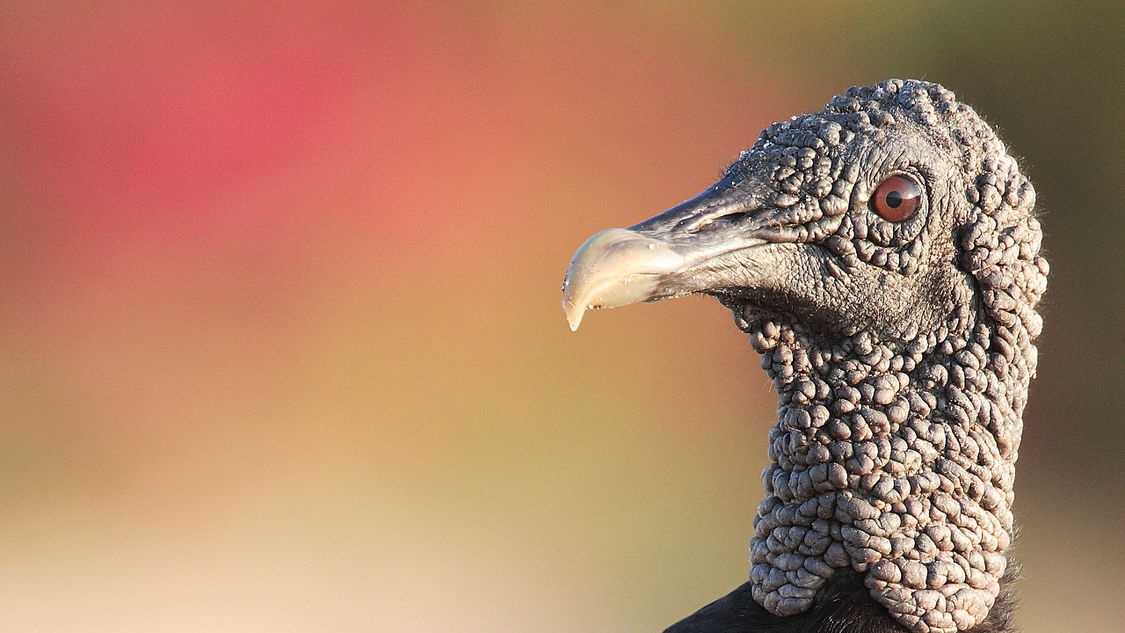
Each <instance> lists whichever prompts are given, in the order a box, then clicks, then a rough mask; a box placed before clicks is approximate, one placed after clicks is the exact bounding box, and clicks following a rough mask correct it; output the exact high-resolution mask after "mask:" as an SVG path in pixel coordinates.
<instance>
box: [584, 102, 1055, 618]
mask: <svg viewBox="0 0 1125 633" xmlns="http://www.w3.org/2000/svg"><path fill="white" fill-rule="evenodd" d="M895 174H906V175H909V176H910V177H913V178H915V179H916V180H917V181H918V182H920V183H921V184H922V185H923V188H924V190H925V200H924V203H923V205H922V206H921V208H920V210H919V211H918V212H917V214H916V215H915V216H914V217H912V218H910V219H907V220H905V221H903V222H901V223H891V222H888V221H885V220H883V219H882V218H880V217H879V216H878V215H876V214H875V213H874V212H873V211H872V210H871V209H870V208H869V204H868V203H869V199H870V197H871V196H872V193H873V191H874V189H875V188H876V187H877V186H878V184H879V183H880V182H882V181H883V180H884V179H886V178H887V177H889V176H891V175H895ZM1034 206H1035V193H1034V189H1033V188H1032V186H1031V184H1030V182H1029V181H1028V180H1027V179H1026V178H1025V177H1024V176H1023V175H1022V174H1021V173H1020V170H1019V168H1018V166H1017V163H1016V160H1015V159H1014V158H1013V157H1012V156H1011V155H1009V153H1008V152H1007V149H1006V148H1005V146H1004V144H1003V143H1002V142H1001V141H1000V140H999V138H998V137H997V136H996V135H995V134H994V132H993V131H992V130H991V128H990V127H989V126H988V125H987V124H986V123H985V122H984V121H983V120H982V119H981V118H980V117H979V116H978V115H977V114H976V113H975V112H974V111H973V110H972V108H970V107H969V106H967V105H964V104H962V103H959V102H958V101H957V100H956V99H955V97H954V95H953V93H952V92H950V91H948V90H946V89H945V88H943V87H941V86H939V85H937V84H933V83H928V82H921V81H899V80H889V81H885V82H882V83H880V84H878V85H876V86H871V87H857V88H851V89H849V90H848V91H847V92H846V93H844V94H842V95H839V96H837V97H835V98H833V99H832V100H831V102H829V104H828V105H827V106H826V107H825V108H824V109H823V110H821V111H820V112H817V113H814V114H808V115H803V116H799V117H793V118H791V119H789V120H787V121H784V122H781V123H777V124H774V125H771V126H770V127H769V128H767V129H766V130H764V131H763V132H762V135H761V136H760V137H759V139H758V141H757V142H756V143H755V144H754V146H753V147H751V148H750V149H749V150H747V151H745V152H743V153H742V155H741V156H740V158H739V159H738V160H737V161H736V162H735V163H734V164H733V165H731V167H730V168H728V170H727V172H726V174H725V175H724V177H723V179H722V180H720V182H719V183H716V185H714V186H713V187H712V188H711V189H708V190H707V191H706V192H704V193H703V194H701V195H700V196H699V197H697V198H695V199H692V200H689V201H688V202H686V203H684V204H681V205H678V206H677V207H675V208H673V209H670V210H669V211H667V212H665V213H663V214H661V215H658V216H656V217H654V218H652V219H650V220H647V221H645V222H642V223H641V224H638V225H636V226H634V227H632V229H630V230H631V231H635V232H636V234H637V235H639V236H643V238H644V239H645V240H661V241H662V243H665V244H667V245H669V248H672V249H675V250H676V252H678V253H682V254H684V255H683V258H684V261H685V264H684V266H683V268H682V269H680V270H676V271H672V272H668V271H665V270H661V271H660V274H659V275H650V276H649V277H648V278H646V279H649V280H650V282H651V285H652V290H651V292H649V293H648V294H647V296H646V297H644V299H645V300H656V299H662V298H669V297H675V296H681V295H684V294H690V293H697V292H704V293H708V294H712V295H714V296H716V297H718V298H719V300H720V301H721V302H722V303H723V305H725V306H727V307H728V308H730V309H731V311H732V312H733V314H734V317H735V322H736V324H737V326H738V327H739V328H740V329H742V330H743V331H744V332H746V333H747V334H748V336H749V339H750V342H751V344H752V346H753V347H754V349H755V350H756V351H757V352H758V353H759V354H761V358H762V367H763V368H764V369H765V371H766V372H767V374H768V375H769V376H770V378H771V379H772V380H773V384H774V387H775V389H776V391H777V393H778V397H779V409H778V421H777V424H776V425H775V426H774V427H773V428H772V429H771V430H770V433H769V458H770V465H769V466H768V467H767V468H766V469H765V471H764V472H763V476H762V480H763V484H764V486H765V492H766V497H765V499H764V500H763V501H762V502H761V504H760V506H759V508H758V512H757V517H756V519H755V525H754V535H753V537H752V540H751V547H750V550H751V554H750V559H751V572H750V583H749V590H750V593H751V595H752V597H753V600H754V601H755V602H756V603H757V604H758V605H760V606H761V607H764V609H765V611H767V612H768V613H769V614H772V616H774V617H776V618H778V621H779V622H780V621H783V620H784V619H785V618H787V617H797V616H799V614H807V613H809V612H810V611H811V610H813V611H815V609H816V607H817V604H818V602H817V601H818V599H823V597H824V595H825V592H826V591H828V589H829V588H830V587H831V586H832V582H831V581H832V579H833V578H834V576H838V575H839V577H845V576H847V577H852V576H855V577H856V579H857V581H858V580H859V579H861V580H862V584H863V586H864V587H865V588H866V590H867V593H868V595H869V597H870V599H871V600H873V601H874V602H875V603H876V604H878V605H880V606H881V607H882V608H883V609H885V610H886V613H888V614H889V615H890V617H891V619H892V621H893V622H891V623H888V626H894V627H896V628H902V629H905V630H907V631H911V632H913V633H954V632H956V631H967V630H973V629H974V627H978V625H979V626H980V627H981V628H977V629H976V630H978V631H979V630H985V629H984V628H983V627H985V626H987V627H989V628H988V629H987V630H1000V629H997V628H995V627H994V625H995V620H996V618H995V617H994V618H993V619H992V620H991V621H990V620H988V618H989V612H990V610H991V609H992V608H993V605H994V604H995V603H996V600H997V597H998V596H999V595H1000V593H1001V586H1000V580H1001V578H1002V577H1003V576H1004V573H1005V570H1006V568H1007V567H1008V562H1007V557H1006V551H1007V550H1008V548H1009V546H1010V544H1011V540H1012V532H1013V518H1012V513H1011V505H1012V501H1013V483H1014V476H1015V462H1016V459H1017V456H1018V449H1019V442H1020V435H1021V431H1022V414H1023V410H1024V406H1025V404H1026V401H1027V392H1028V386H1029V382H1030V380H1031V379H1032V377H1033V376H1034V374H1035V368H1036V362H1037V358H1036V349H1035V346H1034V341H1035V339H1036V337H1037V336H1038V335H1039V333H1040V331H1041V329H1042V320H1041V318H1040V316H1039V314H1038V313H1037V312H1036V305H1037V303H1038V302H1039V299H1040V297H1041V296H1042V294H1043V292H1044V290H1045V289H1046V278H1047V273H1048V266H1047V263H1046V261H1045V260H1044V259H1043V258H1042V257H1041V256H1040V254H1039V251H1040V242H1041V237H1042V232H1041V229H1040V226H1039V223H1038V221H1037V220H1036V219H1035V217H1034ZM751 236H752V238H753V240H756V241H753V240H751V239H750V238H751ZM739 240H741V241H740V242H739V244H740V246H739V247H738V248H732V249H723V248H722V247H721V245H722V244H724V243H726V244H729V243H733V241H739ZM592 241H593V242H595V243H596V241H597V240H596V239H593V238H592ZM588 250H590V251H591V252H590V253H586V254H583V253H582V252H580V253H579V254H578V255H576V262H578V260H579V259H584V260H590V259H594V258H602V259H605V258H606V257H607V256H606V255H603V254H601V253H599V252H596V250H597V249H596V245H595V247H591V248H590V249H588ZM700 253H702V255H700ZM697 255H698V256H697ZM582 263H583V264H589V262H588V261H583V262H582ZM595 263H596V262H595ZM642 263H643V262H642ZM610 264H612V262H610ZM575 266H576V264H575V263H572V269H575V270H577V269H583V270H584V268H582V267H581V266H579V267H577V268H576V267H575ZM630 266H631V269H630V270H631V271H632V270H636V268H637V264H636V262H635V261H634V262H630ZM587 267H588V266H587ZM610 269H611V270H612V266H611V268H610ZM571 277H572V276H571V275H570V274H568V278H567V281H566V282H565V284H564V290H567V292H568V293H569V292H570V291H569V289H572V288H575V287H580V286H581V281H582V280H580V279H577V280H576V279H572V278H571ZM651 280H657V281H658V282H659V283H657V282H656V281H651ZM646 288H647V286H646ZM607 292H609V291H607ZM590 296H593V295H590ZM567 297H568V299H571V300H572V302H573V299H572V298H571V297H570V294H568V295H567ZM633 300H636V299H630V301H633ZM599 301H602V299H600V298H595V299H594V300H591V305H592V306H595V307H596V306H597V305H598V302H599ZM584 303H585V298H583V305H580V306H579V308H585V305H584ZM618 304H620V302H617V303H613V302H610V301H609V300H606V301H605V302H604V305H618ZM579 315H580V313H579ZM732 595H733V594H732ZM1006 609H1007V607H1006V606H1005V610H1006ZM1004 622H1005V623H1006V622H1007V618H1004ZM677 630H684V631H688V630H699V631H703V630H707V629H702V628H698V629H693V628H683V629H677ZM715 630H718V629H715ZM723 630H743V629H723ZM745 630H753V629H749V628H747V629H745ZM779 630H780V629H779ZM801 630H806V629H801ZM807 630H821V629H815V628H809V629H807ZM824 630H829V629H824ZM831 630H834V631H841V632H842V631H864V630H884V629H875V628H871V629H868V628H862V627H859V626H858V625H857V626H856V627H852V628H848V627H847V626H843V625H841V626H840V627H837V628H833V629H831ZM886 630H894V629H893V628H888V629H886Z"/></svg>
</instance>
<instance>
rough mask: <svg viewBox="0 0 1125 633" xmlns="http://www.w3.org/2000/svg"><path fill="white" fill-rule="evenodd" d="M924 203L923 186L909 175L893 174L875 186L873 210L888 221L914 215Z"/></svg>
mask: <svg viewBox="0 0 1125 633" xmlns="http://www.w3.org/2000/svg"><path fill="white" fill-rule="evenodd" d="M921 205H922V187H921V186H919V184H918V183H917V181H915V180H914V179H913V178H910V177H908V176H891V177H890V178H887V179H886V180H884V181H883V182H881V183H879V186H878V187H876V188H875V195H874V196H872V197H871V210H872V211H874V212H875V213H878V214H879V217H881V218H883V219H884V220H886V221H888V222H902V221H903V220H908V219H910V218H912V217H914V214H915V213H917V212H918V207H920V206H921Z"/></svg>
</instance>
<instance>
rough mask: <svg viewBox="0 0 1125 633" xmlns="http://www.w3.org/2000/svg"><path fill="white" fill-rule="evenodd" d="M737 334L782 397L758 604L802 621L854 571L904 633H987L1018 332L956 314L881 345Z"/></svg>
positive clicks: (1012, 444)
mask: <svg viewBox="0 0 1125 633" xmlns="http://www.w3.org/2000/svg"><path fill="white" fill-rule="evenodd" d="M739 326H740V327H742V329H743V330H745V331H746V332H748V333H749V335H750V341H751V344H752V345H753V347H754V348H755V350H756V351H758V352H759V353H760V354H761V355H762V366H763V368H764V369H765V370H766V372H767V374H769V376H770V378H771V379H772V380H773V384H774V387H775V389H776V391H777V393H778V397H779V407H778V420H777V423H776V424H775V425H774V426H773V427H772V428H771V429H770V432H769V459H770V464H769V465H768V466H767V468H766V469H765V471H764V472H763V476H762V478H763V483H764V485H765V489H766V497H765V499H764V500H763V501H762V502H761V504H760V506H759V508H758V513H757V516H756V518H755V531H754V536H753V538H752V541H751V562H752V568H751V584H752V589H753V597H754V600H755V601H756V602H758V603H759V604H760V605H762V606H763V607H765V608H766V609H767V610H768V611H769V612H771V613H773V614H775V615H778V616H788V615H795V614H800V613H803V612H806V611H808V610H809V609H810V608H812V607H813V606H814V604H815V601H816V597H817V594H818V593H819V592H820V591H821V590H822V589H823V588H824V587H825V585H826V583H828V581H829V579H831V578H832V576H833V575H834V574H835V573H836V572H837V571H838V570H850V571H849V573H851V572H857V573H859V574H860V575H861V576H862V578H863V584H864V586H865V587H866V588H867V591H868V593H869V594H870V596H871V598H873V599H874V600H875V602H877V603H878V604H880V605H882V606H883V607H885V608H886V609H887V610H888V611H890V613H891V614H892V615H893V616H894V617H895V620H896V621H898V622H899V623H900V624H903V625H905V626H906V627H907V628H908V629H910V630H912V631H916V632H920V633H952V632H955V631H959V630H960V631H964V630H968V629H970V628H972V627H973V626H974V625H975V624H976V623H979V622H982V621H984V620H985V619H986V617H987V616H988V612H989V610H990V609H991V608H992V606H993V604H994V603H995V601H996V599H997V597H998V595H999V594H1000V584H999V583H1000V579H1001V577H1002V576H1003V575H1004V572H1005V568H1006V567H1007V558H1006V555H1005V552H1006V550H1007V548H1008V546H1009V545H1010V543H1011V536H1012V529H1013V518H1012V513H1011V505H1012V501H1013V483H1014V477H1015V461H1016V458H1017V451H1018V448H1019V441H1020V434H1021V431H1022V419H1021V416H1022V412H1023V408H1024V403H1025V402H1026V396H1027V387H1028V383H1029V381H1030V378H1031V374H1033V373H1034V368H1035V353H1034V352H1035V350H1034V347H1033V346H1031V345H1030V344H1029V342H1028V341H1027V339H1026V334H1025V335H1024V337H1025V338H1024V339H1023V340H1018V339H1019V335H1018V334H1012V332H1013V331H1015V330H1010V329H1006V328H1000V329H999V330H998V331H993V330H991V329H990V328H989V327H987V326H985V325H983V324H977V323H975V319H974V318H973V315H971V314H970V313H969V311H968V310H963V311H961V313H960V314H956V315H954V316H952V317H950V319H948V320H947V322H946V323H945V324H943V325H942V326H940V327H939V328H938V329H937V331H935V332H930V333H922V334H919V335H916V336H914V337H912V338H911V339H910V340H908V341H905V342H903V341H896V342H893V343H889V342H883V341H880V340H879V339H878V338H877V337H876V336H875V335H873V334H872V333H870V332H866V331H861V332H857V333H855V334H853V335H851V336H846V337H842V338H837V339H833V340H831V341H830V342H825V339H822V338H820V337H817V336H815V335H813V334H811V333H809V332H808V331H805V330H802V329H801V328H800V327H799V326H792V325H789V324H786V323H784V322H783V321H776V320H769V319H761V318H759V319H754V318H749V319H744V320H740V322H739ZM1005 336H1007V337H1008V339H1006V338H1005ZM1009 339H1012V340H1009Z"/></svg>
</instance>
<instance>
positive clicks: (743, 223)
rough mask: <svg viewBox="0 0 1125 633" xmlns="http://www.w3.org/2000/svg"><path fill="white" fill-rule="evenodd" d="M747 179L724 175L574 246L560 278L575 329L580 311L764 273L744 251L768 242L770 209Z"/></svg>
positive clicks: (736, 282)
mask: <svg viewBox="0 0 1125 633" xmlns="http://www.w3.org/2000/svg"><path fill="white" fill-rule="evenodd" d="M757 199H759V197H758V196H756V195H754V193H753V192H752V191H750V190H749V189H748V188H747V186H746V185H745V184H741V185H740V184H738V183H735V182H733V181H730V180H726V179H724V180H723V181H720V182H718V183H716V184H715V185H714V186H712V187H711V188H710V189H708V190H707V191H704V192H703V193H701V194H700V195H698V196H696V197H695V198H692V199H691V200H688V201H687V202H684V203H682V204H679V205H677V206H675V207H673V208H671V209H669V210H667V211H665V212H663V213H661V214H659V215H657V216H655V217H653V218H650V219H648V220H645V221H644V222H641V223H640V224H637V225H634V226H632V227H630V228H627V229H620V228H615V229H606V230H604V231H600V232H598V233H595V234H594V235H592V236H591V237H590V238H589V239H587V240H586V241H585V243H583V244H582V246H580V247H579V248H578V251H577V252H576V253H575V254H574V257H573V258H572V259H571V260H570V265H569V266H568V267H567V269H566V276H565V277H564V278H563V288H562V291H563V300H562V305H563V311H564V312H565V313H566V320H567V322H568V323H569V324H570V329H571V330H574V331H576V330H578V326H579V324H580V323H581V322H582V316H583V315H584V314H585V312H586V310H596V309H599V308H616V307H619V306H624V305H630V304H633V303H640V302H643V301H656V300H658V299H666V298H672V297H679V296H684V295H688V294H693V293H700V292H708V291H717V290H721V289H724V288H733V287H739V286H742V285H745V284H747V283H752V279H751V278H753V277H757V276H759V275H760V274H762V273H765V272H767V271H762V270H755V269H756V268H761V264H762V263H763V262H762V261H761V258H748V257H745V253H746V251H748V249H752V248H753V247H755V246H760V245H763V244H767V243H770V242H771V241H773V240H772V239H771V232H770V231H767V230H766V229H767V225H769V224H771V218H773V222H772V224H774V225H776V217H775V216H776V213H775V212H774V211H773V209H772V208H770V207H768V206H763V205H760V204H759V203H758V202H757V201H756V200H757Z"/></svg>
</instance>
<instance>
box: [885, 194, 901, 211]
mask: <svg viewBox="0 0 1125 633" xmlns="http://www.w3.org/2000/svg"><path fill="white" fill-rule="evenodd" d="M900 204H902V194H901V193H899V192H898V191H892V192H890V193H888V194H887V206H888V207H890V208H892V209H897V208H898V205H900Z"/></svg>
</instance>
